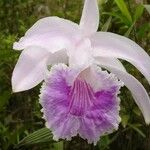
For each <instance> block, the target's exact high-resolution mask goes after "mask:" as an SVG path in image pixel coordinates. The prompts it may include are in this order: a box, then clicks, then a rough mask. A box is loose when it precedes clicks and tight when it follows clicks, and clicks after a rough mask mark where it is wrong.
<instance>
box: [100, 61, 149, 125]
mask: <svg viewBox="0 0 150 150" xmlns="http://www.w3.org/2000/svg"><path fill="white" fill-rule="evenodd" d="M99 65H101V66H102V67H105V68H106V69H108V70H109V71H111V72H112V73H114V74H115V75H116V76H117V77H118V78H119V79H120V80H122V81H123V82H124V84H125V86H126V87H127V88H128V89H129V90H130V91H131V93H132V95H133V98H134V99H135V102H136V103H137V105H138V106H139V108H140V110H141V111H142V113H143V116H144V118H145V122H146V123H147V124H149V123H150V98H149V96H148V93H147V92H146V90H145V88H144V87H143V85H142V84H141V83H140V82H139V81H138V80H137V79H135V78H134V77H133V76H132V75H130V74H128V73H125V72H123V71H121V70H119V69H117V68H115V67H114V66H112V65H111V64H109V65H108V64H104V63H103V62H101V61H99Z"/></svg>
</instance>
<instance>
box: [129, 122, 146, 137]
mask: <svg viewBox="0 0 150 150" xmlns="http://www.w3.org/2000/svg"><path fill="white" fill-rule="evenodd" d="M128 125H129V127H130V128H132V129H133V130H135V131H136V132H137V133H139V134H140V135H141V136H142V137H143V138H146V135H145V134H144V133H143V132H142V131H141V130H140V129H139V128H138V127H139V126H141V125H139V124H128Z"/></svg>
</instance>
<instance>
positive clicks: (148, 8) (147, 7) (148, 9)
mask: <svg viewBox="0 0 150 150" xmlns="http://www.w3.org/2000/svg"><path fill="white" fill-rule="evenodd" d="M144 7H145V8H146V10H147V11H148V13H149V14H150V5H144Z"/></svg>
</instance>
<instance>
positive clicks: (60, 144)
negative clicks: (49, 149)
mask: <svg viewBox="0 0 150 150" xmlns="http://www.w3.org/2000/svg"><path fill="white" fill-rule="evenodd" d="M54 149H55V150H63V142H62V141H60V142H57V143H55V144H54Z"/></svg>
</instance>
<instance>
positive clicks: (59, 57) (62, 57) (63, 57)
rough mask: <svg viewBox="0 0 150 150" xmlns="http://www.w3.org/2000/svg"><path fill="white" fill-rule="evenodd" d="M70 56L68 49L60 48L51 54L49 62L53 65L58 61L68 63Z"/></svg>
mask: <svg viewBox="0 0 150 150" xmlns="http://www.w3.org/2000/svg"><path fill="white" fill-rule="evenodd" d="M68 61H69V58H68V56H67V52H66V50H60V51H58V52H55V53H53V54H50V56H49V59H48V64H49V65H53V64H57V63H64V64H68Z"/></svg>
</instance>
